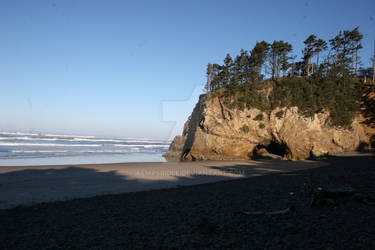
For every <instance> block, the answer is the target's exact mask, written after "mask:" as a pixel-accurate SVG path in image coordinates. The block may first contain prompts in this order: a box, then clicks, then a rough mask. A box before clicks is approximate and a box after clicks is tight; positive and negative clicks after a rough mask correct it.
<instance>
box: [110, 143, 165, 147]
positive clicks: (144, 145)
mask: <svg viewBox="0 0 375 250" xmlns="http://www.w3.org/2000/svg"><path fill="white" fill-rule="evenodd" d="M113 146H115V147H143V148H168V147H169V145H166V144H165V145H161V144H153V145H146V144H143V145H136V144H115V145H113Z"/></svg>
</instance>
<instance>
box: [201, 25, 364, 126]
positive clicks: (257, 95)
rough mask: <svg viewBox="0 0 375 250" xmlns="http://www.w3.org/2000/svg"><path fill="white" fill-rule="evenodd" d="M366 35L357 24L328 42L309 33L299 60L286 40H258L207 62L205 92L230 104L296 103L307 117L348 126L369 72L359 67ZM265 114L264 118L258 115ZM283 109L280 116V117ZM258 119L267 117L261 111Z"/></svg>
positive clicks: (266, 109)
mask: <svg viewBox="0 0 375 250" xmlns="http://www.w3.org/2000/svg"><path fill="white" fill-rule="evenodd" d="M362 38H363V36H362V34H361V33H360V32H359V29H358V27H356V28H355V29H353V30H351V31H347V30H345V31H340V32H339V34H338V35H337V36H335V37H334V38H333V39H331V40H329V45H330V51H329V53H325V52H326V51H327V49H328V44H327V42H326V41H324V40H323V39H319V38H317V37H316V36H315V35H310V36H309V37H308V38H307V39H306V40H305V41H304V44H305V48H304V50H303V51H302V53H303V57H302V60H301V61H297V62H295V59H296V56H293V55H291V52H292V45H291V44H289V43H287V42H284V41H274V42H273V43H271V44H270V43H268V42H266V41H261V42H257V43H256V44H255V46H254V48H253V49H252V50H251V51H250V52H248V51H246V50H243V49H242V50H241V52H240V55H238V56H236V57H235V58H234V59H232V58H231V56H230V55H229V54H227V55H226V57H225V60H224V64H223V65H219V64H208V67H207V85H206V89H207V92H209V93H210V95H211V96H217V95H218V96H221V97H223V99H224V103H225V104H226V105H228V107H229V108H235V107H236V108H238V109H240V110H244V109H245V108H257V109H259V110H261V111H262V112H270V111H271V110H273V109H275V108H277V107H280V108H282V107H293V106H296V107H298V109H299V111H300V112H301V113H302V114H303V115H305V116H313V115H314V114H315V113H317V112H321V111H323V110H326V111H329V112H330V118H331V125H333V126H340V127H348V126H350V124H351V122H352V120H353V117H354V114H355V112H356V111H358V110H359V104H360V101H361V95H362V91H363V86H364V83H366V79H367V78H368V77H369V75H370V73H369V72H368V70H364V69H359V68H358V67H359V65H360V58H359V53H358V51H359V50H360V49H361V48H362V45H361V40H362ZM260 115H261V116H260ZM283 116H284V112H283V111H279V112H278V113H277V114H276V117H277V118H279V119H281V118H282V117H283ZM254 120H257V121H261V120H263V115H262V114H259V115H257V116H256V117H255V118H254Z"/></svg>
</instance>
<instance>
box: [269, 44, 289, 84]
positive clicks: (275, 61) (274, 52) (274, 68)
mask: <svg viewBox="0 0 375 250" xmlns="http://www.w3.org/2000/svg"><path fill="white" fill-rule="evenodd" d="M291 51H292V45H291V44H289V43H287V42H284V41H282V40H280V41H273V43H272V44H271V46H270V52H269V57H268V58H269V63H270V67H271V72H272V80H277V79H278V78H279V77H280V70H287V69H288V68H289V67H290V65H289V64H288V60H289V59H290V58H289V57H288V54H289V53H290V52H291Z"/></svg>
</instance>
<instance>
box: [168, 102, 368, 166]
mask: <svg viewBox="0 0 375 250" xmlns="http://www.w3.org/2000/svg"><path fill="white" fill-rule="evenodd" d="M364 120H365V118H364V117H363V115H362V114H360V113H358V114H357V115H356V117H355V119H354V120H353V122H352V124H351V128H350V129H343V128H336V127H331V126H329V113H328V112H324V111H323V112H321V113H317V114H315V115H314V116H313V117H305V116H303V115H301V114H300V113H299V112H298V108H297V107H291V108H277V109H275V110H273V111H271V112H262V111H260V110H258V109H244V110H239V109H236V108H234V109H229V108H228V107H226V105H224V104H223V101H222V100H221V99H220V98H219V97H213V98H207V96H206V95H201V96H200V98H199V102H198V103H197V105H196V107H195V108H194V110H193V112H192V114H191V116H190V117H189V119H188V121H187V122H186V123H185V126H184V130H183V134H182V136H176V138H175V139H174V140H173V142H172V144H171V146H170V148H169V150H168V152H167V153H166V154H165V157H166V158H171V157H173V158H179V159H181V160H223V159H249V158H252V157H253V156H255V155H256V154H262V155H263V156H264V155H265V154H268V153H267V152H269V153H270V154H269V155H270V156H272V155H279V156H280V157H282V158H283V159H292V160H300V159H306V158H309V157H319V156H322V155H326V154H330V155H335V154H338V153H342V152H348V151H356V150H357V149H358V148H359V147H361V146H362V145H371V144H374V142H373V141H372V140H374V136H373V135H374V130H373V128H371V126H368V125H366V124H365V123H364Z"/></svg>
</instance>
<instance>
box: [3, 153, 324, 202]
mask: <svg viewBox="0 0 375 250" xmlns="http://www.w3.org/2000/svg"><path fill="white" fill-rule="evenodd" d="M323 165H325V163H324V162H314V161H299V162H291V161H271V160H264V161H209V162H165V163H122V164H90V165H61V166H27V167H0V209H6V208H12V207H15V206H18V205H33V204H37V203H41V202H50V201H61V200H70V199H74V198H85V197H92V196H96V195H104V194H119V193H128V192H137V191H145V190H154V189H166V188H175V187H181V186H190V185H196V184H202V183H210V182H217V181H224V180H231V179H238V178H247V177H254V176H260V175H267V174H272V173H285V172H290V171H297V170H304V169H309V168H316V167H320V166H323Z"/></svg>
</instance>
